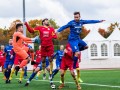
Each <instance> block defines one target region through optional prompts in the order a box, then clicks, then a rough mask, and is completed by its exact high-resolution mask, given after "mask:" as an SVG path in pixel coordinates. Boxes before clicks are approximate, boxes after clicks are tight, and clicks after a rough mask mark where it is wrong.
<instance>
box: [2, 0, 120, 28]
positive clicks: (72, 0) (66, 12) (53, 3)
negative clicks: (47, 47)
mask: <svg viewBox="0 0 120 90" xmlns="http://www.w3.org/2000/svg"><path fill="white" fill-rule="evenodd" d="M25 2H26V21H29V20H31V19H43V18H46V17H47V18H53V19H54V20H55V21H56V22H57V24H58V25H59V26H62V25H65V24H67V22H69V21H70V20H73V12H75V11H79V12H80V13H81V19H85V20H106V21H105V22H103V23H99V24H95V25H93V24H92V25H85V26H86V28H88V29H93V28H103V29H106V28H107V27H108V26H109V25H110V23H114V22H118V23H120V0H25ZM22 10H23V8H22V0H0V28H4V27H5V26H6V27H7V28H8V27H9V26H10V23H11V22H12V21H13V20H16V19H20V20H21V21H22V14H23V13H22Z"/></svg>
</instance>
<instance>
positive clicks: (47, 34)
mask: <svg viewBox="0 0 120 90" xmlns="http://www.w3.org/2000/svg"><path fill="white" fill-rule="evenodd" d="M25 25H26V27H27V29H28V31H29V32H30V33H34V32H35V31H36V30H37V31H39V33H40V36H39V37H40V40H41V55H42V69H43V71H44V72H45V65H46V64H45V60H46V57H47V56H48V58H49V62H50V76H51V79H50V84H51V85H52V84H53V82H52V70H53V59H52V56H53V54H54V46H53V41H52V39H56V38H57V36H56V34H55V31H54V28H52V27H50V26H49V20H48V19H47V18H46V19H43V20H42V26H37V27H35V28H31V27H30V26H29V25H28V23H27V22H26V23H25Z"/></svg>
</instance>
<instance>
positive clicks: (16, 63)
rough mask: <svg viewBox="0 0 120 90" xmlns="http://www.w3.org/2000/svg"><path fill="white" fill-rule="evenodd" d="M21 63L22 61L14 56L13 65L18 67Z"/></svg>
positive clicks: (17, 56)
mask: <svg viewBox="0 0 120 90" xmlns="http://www.w3.org/2000/svg"><path fill="white" fill-rule="evenodd" d="M22 61H23V59H22V58H21V57H20V56H19V55H17V54H16V56H15V60H14V65H20V63H21V62H22Z"/></svg>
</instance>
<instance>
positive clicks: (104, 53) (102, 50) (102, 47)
mask: <svg viewBox="0 0 120 90" xmlns="http://www.w3.org/2000/svg"><path fill="white" fill-rule="evenodd" d="M107 50H108V49H107V45H106V44H105V43H103V44H102V45H101V56H108V52H107Z"/></svg>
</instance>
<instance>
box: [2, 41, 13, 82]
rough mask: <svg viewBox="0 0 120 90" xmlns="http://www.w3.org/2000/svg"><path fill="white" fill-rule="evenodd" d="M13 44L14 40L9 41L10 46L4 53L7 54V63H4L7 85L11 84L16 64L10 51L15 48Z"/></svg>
mask: <svg viewBox="0 0 120 90" xmlns="http://www.w3.org/2000/svg"><path fill="white" fill-rule="evenodd" d="M12 42H13V40H12V39H9V45H6V46H5V48H4V52H5V55H6V61H5V63H4V74H5V77H6V83H10V81H9V77H10V73H11V68H12V65H13V63H14V57H12V56H11V54H10V51H11V50H12V48H13V46H12Z"/></svg>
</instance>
